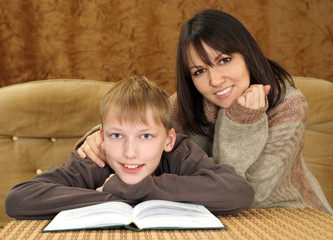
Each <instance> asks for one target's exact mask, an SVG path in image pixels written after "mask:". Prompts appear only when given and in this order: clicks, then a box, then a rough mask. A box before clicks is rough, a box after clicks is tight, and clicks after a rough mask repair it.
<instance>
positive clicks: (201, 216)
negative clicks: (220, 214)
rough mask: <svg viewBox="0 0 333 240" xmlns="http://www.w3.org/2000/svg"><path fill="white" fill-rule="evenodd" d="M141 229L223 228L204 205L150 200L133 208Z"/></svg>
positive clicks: (137, 223) (136, 221)
mask: <svg viewBox="0 0 333 240" xmlns="http://www.w3.org/2000/svg"><path fill="white" fill-rule="evenodd" d="M133 217H134V219H135V223H136V225H137V226H138V227H139V228H140V229H147V228H204V229H207V228H223V227H224V226H223V224H222V223H221V221H220V220H219V219H218V218H217V217H215V216H214V215H213V214H212V213H211V212H210V211H209V210H208V209H207V208H205V207H204V206H202V205H197V204H189V203H180V202H172V201H165V200H150V201H146V202H142V203H140V204H138V205H137V206H135V208H134V209H133Z"/></svg>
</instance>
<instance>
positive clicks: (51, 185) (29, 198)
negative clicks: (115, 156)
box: [5, 152, 120, 219]
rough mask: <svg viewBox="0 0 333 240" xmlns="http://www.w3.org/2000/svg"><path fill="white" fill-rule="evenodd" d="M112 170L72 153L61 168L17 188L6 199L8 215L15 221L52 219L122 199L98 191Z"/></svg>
mask: <svg viewBox="0 0 333 240" xmlns="http://www.w3.org/2000/svg"><path fill="white" fill-rule="evenodd" d="M111 171H112V170H111V169H110V168H103V169H102V168H99V167H98V166H96V165H95V164H94V163H93V161H91V160H90V159H81V158H79V156H78V155H77V153H76V152H72V153H71V155H70V156H69V159H68V162H67V163H66V164H64V165H62V166H61V167H60V168H54V169H52V170H51V171H49V172H46V173H43V174H40V175H38V176H36V177H35V178H33V179H32V180H30V181H26V182H23V183H21V184H18V185H16V186H14V187H13V189H12V190H11V191H10V192H9V194H8V196H7V197H6V200H5V206H6V211H7V214H8V216H10V217H13V218H16V219H51V218H53V217H54V216H55V215H56V214H57V213H58V212H60V211H62V210H66V209H72V208H77V207H84V206H88V205H93V204H97V203H102V202H107V201H113V200H120V199H119V198H117V197H115V196H112V194H110V193H106V192H97V191H96V190H95V189H96V188H97V187H99V186H102V185H103V183H104V181H105V179H106V178H107V177H108V176H109V175H110V173H111Z"/></svg>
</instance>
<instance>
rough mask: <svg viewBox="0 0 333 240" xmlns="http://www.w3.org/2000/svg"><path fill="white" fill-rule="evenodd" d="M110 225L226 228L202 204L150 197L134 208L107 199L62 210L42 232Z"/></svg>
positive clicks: (142, 227) (163, 227)
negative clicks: (90, 204) (85, 205)
mask: <svg viewBox="0 0 333 240" xmlns="http://www.w3.org/2000/svg"><path fill="white" fill-rule="evenodd" d="M109 227H125V228H127V229H131V230H145V229H223V228H225V226H224V225H223V224H222V223H221V221H220V220H219V219H218V218H217V217H215V216H214V215H213V214H212V213H211V212H210V211H209V210H208V209H207V208H205V207H204V206H202V205H197V204H190V203H180V202H172V201H165V200H149V201H146V202H142V203H140V204H138V205H136V206H135V207H134V208H132V207H131V206H130V205H128V204H126V203H123V202H107V203H101V204H97V205H92V206H88V207H82V208H76V209H72V210H66V211H61V212H60V213H58V214H57V215H56V216H55V217H54V219H53V220H52V221H51V222H50V223H49V224H48V225H47V226H46V227H45V228H44V229H43V230H42V232H49V231H68V230H79V229H97V228H109Z"/></svg>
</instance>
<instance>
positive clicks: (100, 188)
mask: <svg viewBox="0 0 333 240" xmlns="http://www.w3.org/2000/svg"><path fill="white" fill-rule="evenodd" d="M114 175H115V174H114V173H112V174H110V176H109V177H108V178H107V179H105V182H104V184H103V185H102V186H101V187H98V188H96V191H97V192H103V188H104V186H105V184H106V183H107V181H109V180H110V179H111V178H112V177H113V176H114Z"/></svg>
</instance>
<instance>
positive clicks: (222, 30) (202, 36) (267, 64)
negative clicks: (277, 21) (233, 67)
mask: <svg viewBox="0 0 333 240" xmlns="http://www.w3.org/2000/svg"><path fill="white" fill-rule="evenodd" d="M203 42H204V43H205V44H207V45H208V46H210V47H211V48H213V49H215V50H217V51H219V52H221V53H224V54H232V53H240V54H241V55H243V57H244V59H245V63H246V66H247V68H248V71H249V74H250V84H263V85H270V86H271V90H270V91H269V94H268V96H267V97H268V102H269V109H271V108H273V107H274V106H275V105H276V104H277V103H278V102H279V101H281V100H282V99H283V98H284V96H285V88H286V86H285V82H284V81H285V80H287V81H288V82H289V83H290V84H291V85H292V86H294V83H293V80H292V78H291V76H290V74H289V73H288V72H287V71H285V70H284V69H283V68H282V67H281V66H280V65H279V64H278V63H276V62H274V61H272V60H270V59H267V58H266V57H265V56H264V54H263V53H262V51H261V49H260V47H259V46H258V44H257V42H256V41H255V40H254V38H253V37H252V35H251V34H250V33H249V31H248V30H247V29H246V28H245V27H244V25H243V24H242V23H240V22H239V21H238V20H237V19H236V18H234V17H233V16H231V15H230V14H228V13H225V12H222V11H218V10H203V11H201V12H199V13H197V14H196V15H195V16H194V17H193V18H191V19H189V20H188V21H187V22H186V23H185V24H184V26H183V28H182V30H181V32H180V36H179V41H178V52H177V102H178V108H179V113H180V117H181V118H182V120H183V122H184V123H185V125H184V126H183V127H184V130H185V131H189V132H191V133H197V134H206V133H205V131H204V126H207V125H208V122H207V119H206V117H205V115H204V110H203V96H202V95H201V94H200V93H199V92H198V90H197V89H196V88H195V86H194V84H193V81H192V78H191V74H190V71H189V68H188V66H189V63H188V52H189V46H190V45H192V46H193V47H194V49H195V50H196V52H197V53H198V55H199V56H200V57H201V59H202V60H203V61H204V62H205V63H206V64H207V65H209V66H211V65H212V63H211V62H210V60H209V57H208V56H207V53H206V52H205V49H204V48H203V45H202V43H203ZM269 109H268V110H269Z"/></svg>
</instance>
